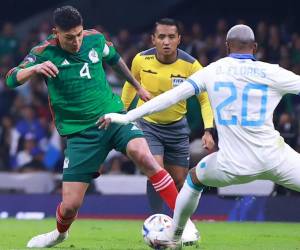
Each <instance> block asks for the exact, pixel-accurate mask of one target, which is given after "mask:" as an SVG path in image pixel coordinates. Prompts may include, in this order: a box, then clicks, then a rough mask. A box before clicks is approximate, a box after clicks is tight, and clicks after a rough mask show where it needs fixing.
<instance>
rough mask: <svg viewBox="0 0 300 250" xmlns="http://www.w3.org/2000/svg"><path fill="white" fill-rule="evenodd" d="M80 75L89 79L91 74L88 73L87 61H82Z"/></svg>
mask: <svg viewBox="0 0 300 250" xmlns="http://www.w3.org/2000/svg"><path fill="white" fill-rule="evenodd" d="M79 73H80V77H82V78H84V77H87V79H91V74H90V70H89V64H88V63H84V65H83V67H82V68H81V70H80V72H79Z"/></svg>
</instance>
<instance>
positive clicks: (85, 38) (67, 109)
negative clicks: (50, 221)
mask: <svg viewBox="0 0 300 250" xmlns="http://www.w3.org/2000/svg"><path fill="white" fill-rule="evenodd" d="M53 19H54V28H53V35H51V36H50V37H48V38H47V40H46V41H44V42H42V43H41V44H40V45H38V46H36V47H34V48H33V49H32V50H31V51H30V53H29V55H28V56H27V57H26V58H25V59H24V61H23V62H22V63H21V64H20V65H19V66H17V67H15V68H13V69H11V70H10V71H9V72H8V74H7V79H6V83H7V85H8V86H9V87H11V88H14V87H17V86H19V85H20V84H23V83H25V82H26V81H28V80H30V78H32V77H34V76H40V77H43V78H44V80H45V82H46V85H47V87H48V93H49V103H50V107H51V110H52V114H53V119H54V122H55V125H56V128H57V130H58V132H59V133H60V135H61V136H65V137H66V138H67V146H66V150H65V161H64V166H63V190H62V202H61V203H60V204H59V205H58V207H57V210H56V220H57V228H56V229H55V230H53V231H51V232H49V233H46V234H42V235H38V236H36V237H33V238H32V239H31V240H30V241H29V242H28V244H27V247H29V248H35V247H37V248H41V247H51V246H54V245H56V244H58V243H60V242H62V241H63V240H65V239H66V238H67V236H68V229H69V227H70V225H71V223H72V222H73V221H74V220H75V218H76V216H77V211H78V209H79V207H80V206H81V204H82V201H83V198H84V195H85V192H86V190H87V188H88V186H89V184H90V182H91V180H92V179H93V178H95V177H98V176H99V166H100V165H101V163H102V162H103V161H104V160H105V158H106V156H107V154H108V153H109V151H110V150H111V149H113V148H115V149H116V150H118V151H121V152H123V153H126V154H127V155H128V156H129V158H131V159H132V160H133V161H134V162H135V163H136V165H137V166H139V167H140V169H141V171H142V172H144V173H145V175H147V177H148V178H149V180H150V181H151V183H152V184H153V186H154V187H155V189H156V191H157V192H159V193H160V195H161V196H162V198H163V199H164V201H165V202H166V203H167V204H168V206H169V207H170V208H171V209H174V206H175V201H176V197H177V189H176V186H175V184H174V181H173V179H172V178H171V176H170V175H169V174H168V173H167V172H166V171H165V170H164V169H163V168H161V167H160V165H159V164H158V163H157V162H156V161H155V159H154V158H153V156H152V155H151V153H150V150H149V147H148V145H147V143H146V140H145V139H144V138H143V133H142V132H141V130H139V129H138V128H137V127H136V126H135V125H134V124H128V125H117V124H115V125H112V126H110V127H109V128H108V129H101V130H99V129H98V127H97V126H96V124H95V123H96V121H97V120H98V118H99V117H100V116H103V115H104V114H106V113H112V112H117V113H120V112H123V109H124V107H123V104H122V101H121V100H120V98H119V97H118V96H117V95H115V94H113V92H112V90H111V88H110V86H109V84H108V82H107V80H106V76H105V72H104V69H103V66H102V62H103V61H106V62H107V63H108V64H109V65H112V66H113V67H114V69H116V70H117V71H118V72H121V73H122V74H123V75H124V77H125V78H126V80H127V81H128V82H130V83H131V84H132V85H133V86H134V87H135V89H136V90H137V94H138V95H139V97H140V98H141V99H143V100H144V101H147V100H148V99H149V98H150V94H149V93H148V92H147V91H146V90H144V89H143V88H142V87H141V86H140V84H139V82H137V80H136V79H135V78H134V77H133V76H132V75H131V73H130V70H129V69H128V68H127V66H126V64H125V63H124V61H123V60H122V59H121V58H120V56H119V55H118V53H117V52H116V50H115V49H114V47H113V45H112V44H111V43H109V42H107V41H106V40H105V37H104V36H103V35H102V34H101V33H99V32H97V31H95V30H83V22H82V17H81V14H80V13H79V12H78V10H76V9H75V8H73V7H71V6H64V7H61V8H58V9H56V10H55V11H54V15H53ZM120 188H122V187H120Z"/></svg>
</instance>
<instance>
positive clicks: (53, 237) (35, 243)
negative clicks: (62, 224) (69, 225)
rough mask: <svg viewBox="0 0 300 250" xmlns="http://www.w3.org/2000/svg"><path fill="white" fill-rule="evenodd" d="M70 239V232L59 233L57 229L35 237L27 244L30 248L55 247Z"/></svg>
mask: <svg viewBox="0 0 300 250" xmlns="http://www.w3.org/2000/svg"><path fill="white" fill-rule="evenodd" d="M67 238H68V231H66V232H64V233H60V232H58V230H57V229H55V230H53V231H51V232H49V233H45V234H40V235H37V236H35V237H33V238H32V239H31V240H30V241H28V243H27V247H28V248H43V247H53V246H55V245H57V244H59V243H61V242H63V241H64V240H66V239H67Z"/></svg>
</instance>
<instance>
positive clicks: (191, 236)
mask: <svg viewBox="0 0 300 250" xmlns="http://www.w3.org/2000/svg"><path fill="white" fill-rule="evenodd" d="M175 234H176V233H175ZM199 239H200V234H199V231H198V229H197V228H196V226H195V224H194V223H193V222H192V221H191V220H188V221H187V223H186V226H185V228H184V230H183V234H182V243H183V245H185V246H190V245H197V244H198V241H199Z"/></svg>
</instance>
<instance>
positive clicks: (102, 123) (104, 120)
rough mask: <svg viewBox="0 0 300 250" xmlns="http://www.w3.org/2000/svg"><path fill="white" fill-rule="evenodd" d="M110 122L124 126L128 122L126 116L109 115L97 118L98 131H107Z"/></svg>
mask: <svg viewBox="0 0 300 250" xmlns="http://www.w3.org/2000/svg"><path fill="white" fill-rule="evenodd" d="M111 122H114V123H118V124H123V125H126V124H128V123H129V122H130V121H128V119H127V116H126V114H118V113H109V114H106V115H104V116H102V117H100V118H99V120H98V121H97V122H96V125H97V126H98V128H99V129H102V128H104V129H107V128H108V126H109V124H110V123H111Z"/></svg>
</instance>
